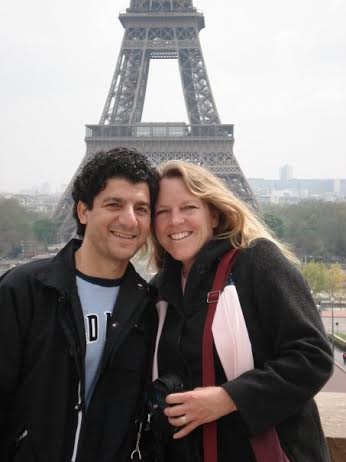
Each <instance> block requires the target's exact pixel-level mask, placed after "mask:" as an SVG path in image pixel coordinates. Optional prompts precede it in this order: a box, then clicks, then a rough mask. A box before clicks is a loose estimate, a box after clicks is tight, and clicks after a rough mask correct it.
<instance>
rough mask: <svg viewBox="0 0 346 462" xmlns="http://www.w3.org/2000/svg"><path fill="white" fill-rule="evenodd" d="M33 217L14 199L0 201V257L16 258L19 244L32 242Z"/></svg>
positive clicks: (19, 247)
mask: <svg viewBox="0 0 346 462" xmlns="http://www.w3.org/2000/svg"><path fill="white" fill-rule="evenodd" d="M33 219H34V215H33V214H32V213H30V212H28V211H27V210H26V209H25V208H24V207H23V206H21V205H20V204H19V203H18V202H17V201H16V200H15V199H0V255H1V256H17V255H18V254H19V253H20V249H21V247H22V246H21V242H22V241H24V240H32V239H33V236H32V231H31V223H32V221H33Z"/></svg>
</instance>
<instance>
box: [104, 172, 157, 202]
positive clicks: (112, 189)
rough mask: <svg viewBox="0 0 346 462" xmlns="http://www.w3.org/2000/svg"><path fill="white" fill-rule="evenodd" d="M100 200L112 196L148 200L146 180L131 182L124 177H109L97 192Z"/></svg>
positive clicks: (148, 191)
mask: <svg viewBox="0 0 346 462" xmlns="http://www.w3.org/2000/svg"><path fill="white" fill-rule="evenodd" d="M98 197H99V198H100V199H102V200H106V199H107V198H110V199H112V198H114V199H119V200H136V201H137V200H138V201H141V202H143V201H144V202H148V203H149V201H150V190H149V186H148V184H147V183H146V182H144V181H141V182H138V183H133V182H132V181H130V180H127V179H126V178H110V179H108V180H107V182H106V186H105V188H104V189H103V191H101V192H100V193H99V194H98Z"/></svg>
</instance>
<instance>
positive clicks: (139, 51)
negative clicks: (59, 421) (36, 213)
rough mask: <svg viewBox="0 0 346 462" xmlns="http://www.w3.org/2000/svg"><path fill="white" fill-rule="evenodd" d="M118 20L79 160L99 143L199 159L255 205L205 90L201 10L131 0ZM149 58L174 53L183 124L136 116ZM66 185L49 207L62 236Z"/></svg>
mask: <svg viewBox="0 0 346 462" xmlns="http://www.w3.org/2000/svg"><path fill="white" fill-rule="evenodd" d="M119 20H120V22H121V24H122V26H123V27H124V29H125V32H124V37H123V41H122V44H121V49H120V53H119V57H118V62H117V65H116V68H115V72H114V76H113V79H112V82H111V86H110V90H109V93H108V96H107V100H106V104H105V106H104V109H103V112H102V115H101V119H100V122H99V124H98V125H87V126H86V137H85V141H86V147H87V149H86V155H85V157H84V160H83V162H82V164H81V166H82V165H83V164H84V163H85V162H86V161H87V160H89V159H90V156H92V155H93V154H95V153H96V152H97V151H99V150H109V149H112V148H114V147H116V146H125V147H134V148H137V149H138V150H139V151H140V152H142V153H143V154H145V155H147V156H148V157H149V158H150V159H151V160H152V162H153V163H154V164H156V165H157V164H160V163H161V162H164V161H166V160H169V159H182V160H185V161H187V162H192V163H196V164H199V165H204V166H205V167H207V168H208V169H210V170H211V171H212V172H214V173H215V174H217V175H218V176H219V177H221V178H222V179H224V181H225V182H226V183H227V185H228V186H229V188H230V189H231V190H232V191H233V192H234V193H235V194H236V195H238V196H239V197H241V198H242V199H243V200H245V201H246V202H247V203H249V204H250V205H251V206H253V207H254V208H256V200H255V198H254V196H253V193H252V191H251V189H250V187H249V184H248V182H247V181H246V178H245V176H244V174H243V173H242V171H241V169H240V167H239V164H238V162H237V160H236V158H235V156H234V154H233V143H234V138H233V125H224V124H221V122H220V118H219V115H218V112H217V109H216V105H215V101H214V98H213V94H212V91H211V87H210V83H209V79H208V75H207V70H206V66H205V63H204V58H203V54H202V49H201V44H200V41H199V32H200V30H201V29H203V28H204V26H205V24H204V16H203V13H201V12H199V11H197V9H196V8H195V7H194V6H193V1H192V0H131V1H130V7H129V8H127V9H126V12H124V13H120V15H119ZM151 59H177V60H178V63H179V70H180V77H181V82H182V88H183V93H184V99H185V106H186V110H187V115H188V119H189V124H185V123H143V122H141V119H142V112H143V106H144V100H145V93H146V88H147V81H148V74H149V65H150V60H151ZM81 166H80V167H79V168H81ZM77 173H78V172H77ZM72 184H73V180H72V181H71V183H70V185H69V186H68V188H67V190H66V191H65V193H64V195H63V197H62V199H61V201H60V203H59V205H58V207H57V209H56V211H55V213H54V221H55V222H56V223H57V226H58V229H59V233H58V234H59V237H60V239H62V240H66V239H68V238H70V236H71V235H72V234H73V231H74V222H73V220H72V214H71V210H72V199H71V188H72Z"/></svg>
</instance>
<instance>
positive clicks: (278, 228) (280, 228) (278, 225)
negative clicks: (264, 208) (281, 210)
mask: <svg viewBox="0 0 346 462" xmlns="http://www.w3.org/2000/svg"><path fill="white" fill-rule="evenodd" d="M264 221H265V223H266V225H267V226H268V227H269V228H270V229H271V230H272V231H273V232H274V233H275V235H276V236H277V237H278V238H282V237H284V234H285V231H284V222H283V220H282V219H281V218H280V217H278V216H277V215H274V214H273V213H265V214H264Z"/></svg>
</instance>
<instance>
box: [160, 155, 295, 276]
mask: <svg viewBox="0 0 346 462" xmlns="http://www.w3.org/2000/svg"><path fill="white" fill-rule="evenodd" d="M159 173H160V178H161V179H163V178H181V180H182V181H183V183H184V185H185V187H186V189H187V190H188V191H189V192H190V193H191V194H193V195H194V196H196V197H198V198H200V199H201V200H203V201H204V202H205V203H206V204H207V205H208V206H209V207H210V208H211V210H215V211H216V212H217V213H218V215H219V223H218V225H217V226H216V228H215V229H214V239H229V240H230V243H231V245H232V246H233V247H236V248H239V249H243V248H246V247H249V246H250V245H251V243H252V242H253V241H254V240H255V239H258V238H266V239H269V240H270V241H272V242H274V243H275V244H276V245H277V246H278V247H279V249H280V250H281V251H282V253H283V254H284V255H285V257H286V258H288V260H290V261H291V262H293V263H295V264H297V263H298V262H299V260H298V259H297V257H296V256H295V255H294V254H293V253H292V252H291V251H290V250H288V248H287V247H285V246H284V245H283V244H282V243H280V242H279V241H278V240H277V239H276V238H275V237H274V236H273V235H272V233H271V232H270V231H269V229H268V228H267V226H266V225H265V224H264V223H263V222H262V221H261V220H260V218H258V217H257V216H256V215H255V213H254V212H253V211H252V210H251V209H250V208H249V207H248V206H247V205H246V204H245V203H244V202H243V201H241V200H240V199H238V198H237V197H236V196H235V195H234V194H233V193H232V192H231V191H230V190H229V189H227V187H226V186H225V185H224V184H223V182H222V181H221V180H220V179H219V178H217V177H216V176H215V175H213V174H212V173H211V172H209V171H208V170H207V169H205V168H203V167H201V166H199V165H194V164H189V163H187V162H184V161H180V160H170V161H168V162H165V163H164V164H161V165H160V166H159ZM151 234H152V236H151V241H152V252H153V253H152V261H153V263H154V264H155V266H156V267H157V269H158V270H160V269H161V268H162V266H163V256H164V253H165V250H164V249H163V247H162V246H161V245H160V243H159V242H158V240H157V237H156V234H155V228H154V223H152V233H151Z"/></svg>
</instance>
